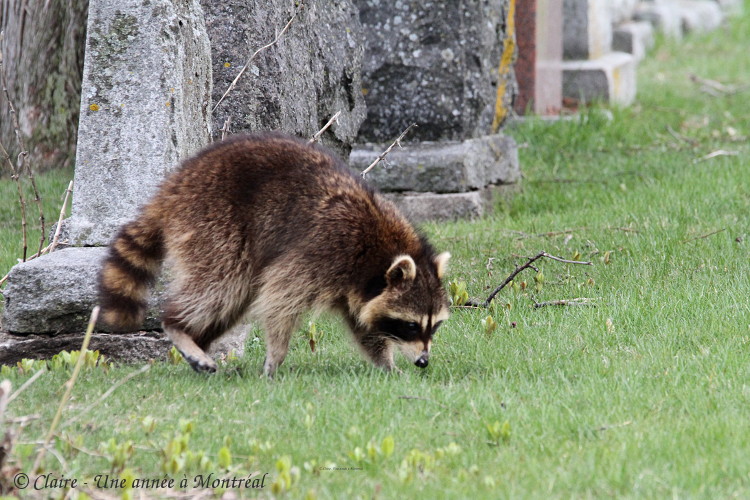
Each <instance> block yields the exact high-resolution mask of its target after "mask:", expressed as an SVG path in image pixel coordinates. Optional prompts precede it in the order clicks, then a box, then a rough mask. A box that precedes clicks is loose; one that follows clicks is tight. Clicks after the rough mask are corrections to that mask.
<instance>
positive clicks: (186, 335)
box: [162, 277, 248, 372]
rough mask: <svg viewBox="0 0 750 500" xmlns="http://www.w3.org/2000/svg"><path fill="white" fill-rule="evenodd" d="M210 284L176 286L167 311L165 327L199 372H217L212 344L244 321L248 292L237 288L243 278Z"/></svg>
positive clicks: (198, 283)
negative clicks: (211, 355) (210, 351)
mask: <svg viewBox="0 0 750 500" xmlns="http://www.w3.org/2000/svg"><path fill="white" fill-rule="evenodd" d="M233 278H235V279H232V278H225V279H224V280H223V281H220V280H219V279H215V280H212V279H210V278H207V281H208V282H209V283H210V284H212V285H213V286H210V285H209V286H206V285H203V286H201V283H200V281H199V280H183V281H182V283H180V286H179V287H177V286H174V285H173V289H172V291H171V292H170V295H169V299H168V300H167V302H166V304H165V307H164V316H163V318H162V323H163V325H164V331H165V332H166V333H167V335H168V336H169V339H170V340H171V341H172V343H173V344H174V346H175V347H176V348H177V350H179V351H180V353H181V354H182V356H183V357H184V358H185V360H186V361H187V362H188V363H189V364H190V366H192V367H193V369H194V370H195V371H198V372H215V371H216V363H215V362H214V360H213V359H211V357H210V356H209V355H208V354H207V353H206V350H207V349H208V347H209V346H210V345H211V343H212V342H213V341H214V340H216V339H217V338H219V337H221V336H222V335H223V334H224V333H226V332H227V331H228V330H229V329H230V328H232V327H233V326H234V325H235V324H237V322H238V321H239V319H240V318H242V316H243V314H244V313H245V309H246V308H247V300H246V299H245V297H246V296H247V292H248V290H247V289H246V288H243V287H242V286H233V285H235V284H237V283H238V282H239V281H240V279H239V277H233Z"/></svg>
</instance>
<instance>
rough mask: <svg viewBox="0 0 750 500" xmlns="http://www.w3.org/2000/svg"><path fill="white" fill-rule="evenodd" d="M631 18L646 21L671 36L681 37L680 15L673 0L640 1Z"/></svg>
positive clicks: (678, 8) (677, 6)
mask: <svg viewBox="0 0 750 500" xmlns="http://www.w3.org/2000/svg"><path fill="white" fill-rule="evenodd" d="M633 19H634V20H636V21H648V22H650V23H651V24H652V25H653V26H654V28H656V29H657V30H658V31H660V32H662V33H664V34H665V35H667V36H670V37H673V38H682V17H681V15H680V7H679V5H678V4H677V2H676V1H675V0H650V1H642V2H639V3H638V5H636V8H635V12H634V13H633Z"/></svg>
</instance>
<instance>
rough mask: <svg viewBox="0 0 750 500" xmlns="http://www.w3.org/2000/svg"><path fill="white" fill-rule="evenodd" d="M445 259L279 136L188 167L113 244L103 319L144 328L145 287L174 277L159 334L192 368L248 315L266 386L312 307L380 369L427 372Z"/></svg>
mask: <svg viewBox="0 0 750 500" xmlns="http://www.w3.org/2000/svg"><path fill="white" fill-rule="evenodd" d="M449 258H450V254H449V253H447V252H444V253H440V254H438V253H436V252H435V250H434V249H433V247H432V246H431V245H430V244H429V243H428V241H427V240H426V239H425V237H424V236H422V235H420V233H418V232H417V231H416V230H415V229H414V228H413V226H412V225H411V224H409V222H407V220H406V219H405V218H404V217H403V216H402V215H401V214H400V213H399V211H398V210H397V209H396V207H395V206H394V205H393V204H392V203H391V202H389V201H387V200H386V199H384V198H383V197H381V196H380V195H379V194H378V193H377V192H375V191H374V190H373V189H372V188H371V187H369V186H368V185H367V184H365V183H364V182H363V181H362V180H361V179H360V178H359V177H358V176H356V175H354V174H352V172H351V171H350V170H349V168H348V167H347V166H346V165H345V164H344V163H343V162H342V161H341V160H340V159H338V158H337V157H336V156H334V155H333V154H332V153H330V152H329V151H327V150H326V149H325V148H324V147H322V146H317V145H312V144H308V143H307V142H304V141H302V140H299V139H295V138H292V137H289V136H286V135H283V134H280V133H263V134H255V135H237V136H233V137H230V138H228V139H227V140H225V141H223V142H219V143H215V144H213V145H211V146H209V147H208V148H207V149H205V150H203V151H202V152H200V153H198V154H197V155H196V156H195V157H193V158H191V159H188V160H187V161H185V162H184V163H183V164H182V166H181V167H179V168H178V169H177V170H176V171H175V172H174V173H173V174H171V175H170V176H169V177H168V178H167V179H166V180H165V181H164V183H163V184H162V185H161V186H160V188H159V190H158V192H157V193H156V195H155V196H154V197H153V198H152V199H151V200H150V201H149V202H148V203H147V204H146V205H145V206H144V207H143V208H142V209H141V211H140V214H139V216H138V217H137V218H136V219H135V220H134V221H132V222H130V223H127V224H125V225H124V226H123V227H122V228H121V229H120V230H119V232H118V233H117V235H116V236H115V237H114V239H113V241H112V243H111V245H110V248H109V253H108V256H107V257H106V259H105V261H104V263H103V267H102V270H101V273H100V275H99V296H100V305H101V307H102V318H103V320H104V322H105V323H107V324H108V325H110V326H111V327H113V328H114V329H118V330H126V329H134V328H137V327H138V326H139V325H140V324H141V323H142V321H143V319H144V315H145V311H146V299H147V295H148V289H149V285H150V284H152V283H153V281H154V279H155V277H156V276H157V274H158V273H159V271H160V268H161V264H162V262H165V263H166V266H167V267H168V268H169V269H170V271H171V273H170V274H171V275H172V278H171V282H170V283H169V284H168V287H167V294H166V301H165V303H164V306H163V308H164V310H163V315H162V318H161V319H162V325H163V328H164V331H165V332H166V334H167V335H168V337H169V338H170V340H171V341H172V343H173V344H174V346H175V347H176V348H177V349H178V350H179V351H180V352H181V353H182V355H183V356H184V358H185V359H186V360H187V361H188V362H189V363H190V365H191V366H192V367H193V368H194V369H195V370H196V371H207V372H214V371H215V370H216V363H215V362H214V360H213V359H211V357H210V356H209V355H208V354H206V352H205V351H206V349H207V348H208V347H209V346H210V345H211V342H213V341H214V340H215V339H217V338H218V337H220V336H221V335H222V334H224V333H225V332H226V331H227V330H229V329H230V328H232V326H234V325H235V324H236V323H237V322H238V321H240V320H241V319H242V318H243V317H244V316H246V315H248V316H249V317H250V319H252V320H254V321H257V322H259V324H260V326H261V327H262V329H263V330H264V333H265V340H266V358H265V362H264V365H263V371H264V373H265V374H266V375H268V376H273V374H274V372H275V371H276V369H277V368H278V367H279V365H281V363H282V362H283V361H284V358H285V357H286V354H287V351H288V348H289V341H290V338H291V336H292V334H293V333H294V331H295V330H296V328H297V327H298V323H299V320H300V317H301V315H302V314H304V313H305V312H306V311H309V310H314V311H320V310H324V309H328V310H333V311H337V312H338V313H340V314H341V315H342V316H343V318H344V320H345V322H346V324H347V325H348V326H349V329H350V330H351V332H352V334H353V336H354V339H355V340H356V343H357V344H358V345H359V346H360V347H361V349H362V351H363V352H364V354H365V355H366V356H367V357H368V358H369V359H370V360H371V361H372V362H373V363H374V364H375V365H377V366H379V367H382V368H384V369H386V370H391V369H393V368H394V367H395V365H394V361H393V355H394V348H399V349H400V350H401V351H402V352H403V353H404V354H405V355H406V356H407V357H408V358H409V359H410V360H411V361H412V362H414V363H415V364H416V365H417V366H419V367H422V368H424V367H426V366H427V364H428V361H429V357H430V347H431V343H432V338H433V335H434V334H435V330H436V329H437V328H438V326H439V325H440V323H441V322H443V321H444V320H445V319H447V318H448V299H447V294H446V292H445V290H444V288H443V286H442V283H441V278H442V277H443V275H444V273H445V270H446V265H447V263H448V259H449Z"/></svg>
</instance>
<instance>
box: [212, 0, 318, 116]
mask: <svg viewBox="0 0 750 500" xmlns="http://www.w3.org/2000/svg"><path fill="white" fill-rule="evenodd" d="M303 7H304V3H303V2H299V5H298V7H297V8H296V9H295V11H294V14H292V17H291V18H289V22H287V23H286V25H285V26H284V28H282V30H281V31H280V32H279V34H278V35H276V38H274V39H273V41H272V42H270V43H267V44H266V45H264V46H263V47H261V48H259V49H258V50H256V51H255V52H253V55H251V56H250V58H249V59H248V60H247V62H246V63H245V65H244V66H243V67H242V69H240V72H239V73H237V76H236V77H234V80H232V83H231V84H229V88H228V89H227V90H226V92H224V95H222V96H221V99H219V100H218V101H217V102H216V104H215V105H214V108H213V109H212V110H211V113H214V112H216V110H217V109H218V107H219V104H221V103H222V102H223V101H224V99H225V98H226V97H227V96H228V95H229V93H230V92H231V91H232V90H234V88H235V87H236V86H237V82H239V81H240V77H241V76H242V75H243V73H245V71H247V68H248V67H250V63H251V62H252V61H253V59H255V57H256V56H257V55H258V54H260V53H261V52H263V51H264V50H266V49H267V48H269V47H273V46H274V45H276V43H277V42H278V41H279V39H281V37H282V36H283V35H284V33H286V32H287V30H288V29H289V27H290V26H291V25H292V21H294V19H295V18H296V17H297V14H299V13H300V11H301V10H302V8H303Z"/></svg>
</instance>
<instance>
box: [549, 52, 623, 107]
mask: <svg viewBox="0 0 750 500" xmlns="http://www.w3.org/2000/svg"><path fill="white" fill-rule="evenodd" d="M635 70H636V63H635V58H634V57H633V56H632V55H630V54H626V53H624V52H610V53H609V54H607V55H605V56H604V57H600V58H599V59H594V60H581V61H563V97H564V98H567V99H572V100H576V101H578V100H580V101H584V102H588V101H592V100H595V99H603V100H605V101H607V102H610V103H614V104H619V105H628V104H630V103H632V102H633V100H634V99H635V94H636V74H635Z"/></svg>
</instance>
